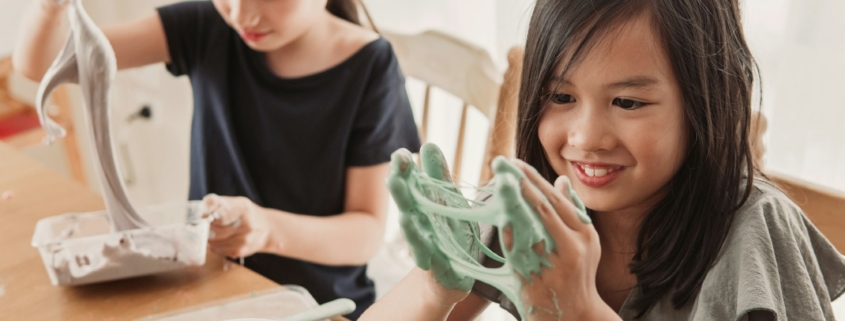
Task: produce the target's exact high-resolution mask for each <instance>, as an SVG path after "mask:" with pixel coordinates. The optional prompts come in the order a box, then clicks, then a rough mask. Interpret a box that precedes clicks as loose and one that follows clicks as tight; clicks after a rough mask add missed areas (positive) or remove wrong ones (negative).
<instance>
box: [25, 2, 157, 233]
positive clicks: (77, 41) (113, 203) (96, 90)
mask: <svg viewBox="0 0 845 321" xmlns="http://www.w3.org/2000/svg"><path fill="white" fill-rule="evenodd" d="M68 18H69V20H70V26H71V32H70V37H69V38H68V40H67V42H65V46H64V48H62V51H61V52H60V53H59V55H58V57H56V59H55V60H54V61H53V64H52V65H51V66H50V68H49V69H48V70H47V73H46V74H45V75H44V79H43V80H42V81H41V85H40V86H39V88H38V96H37V98H36V105H37V106H36V109H37V111H38V116H39V120H40V121H41V126H42V127H43V128H44V130H45V131H46V132H47V137H46V138H45V142H46V143H52V142H53V141H55V139H56V138H58V137H64V136H65V134H66V131H65V129H64V128H62V127H61V126H59V124H57V123H56V122H55V121H53V120H52V119H50V117H49V115H47V111H46V108H47V98H48V97H49V96H50V94H51V93H52V92H53V90H55V89H56V88H57V87H58V86H59V85H61V84H64V83H78V84H79V86H80V88H81V89H82V96H83V98H84V100H85V107H86V108H85V118H86V122H87V125H88V128H90V134H91V137H93V139H94V142H93V144H92V145H93V146H94V151H95V156H96V157H94V160H95V162H96V165H97V166H96V168H97V169H98V170H99V172H98V174H99V176H100V180H101V181H102V184H103V198H104V200H105V203H106V209H107V210H108V212H109V214H110V215H111V225H112V231H123V230H131V229H137V228H141V227H147V226H150V224H149V223H147V221H146V220H144V219H143V218H142V217H141V216H140V215H139V214H138V212H137V210H136V209H135V207H134V206H132V203H131V202H130V200H129V197H128V195H127V193H126V187H125V186H124V185H123V181H122V180H121V178H120V172H119V170H118V167H117V161H116V157H115V154H114V149H113V146H112V141H111V126H110V125H109V88H110V87H111V83H112V81H113V80H114V76H115V73H117V63H116V58H115V56H114V50H113V49H112V47H111V44H109V41H108V39H107V38H106V36H105V35H104V34H103V32H102V31H100V29H99V28H97V26H96V25H95V24H94V22H93V21H92V20H91V18H90V17H88V15H87V14H86V13H85V9H83V8H82V4H81V0H71V3H70V5H69V6H68Z"/></svg>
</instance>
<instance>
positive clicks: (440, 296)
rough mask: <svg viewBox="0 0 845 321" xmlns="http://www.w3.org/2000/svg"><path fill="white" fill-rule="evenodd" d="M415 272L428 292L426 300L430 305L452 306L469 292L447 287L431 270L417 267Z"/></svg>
mask: <svg viewBox="0 0 845 321" xmlns="http://www.w3.org/2000/svg"><path fill="white" fill-rule="evenodd" d="M417 270H418V271H417V273H418V275H419V278H421V279H422V280H421V281H422V282H423V283H424V286H425V288H426V289H427V290H426V292H427V293H428V295H427V296H428V298H429V299H428V300H427V301H428V302H429V303H431V304H432V305H436V306H449V307H451V306H453V305H455V304H457V303H458V302H461V301H462V300H463V299H465V298H466V296H467V295H468V294H469V292H466V291H462V290H459V289H449V288H447V287H445V286H443V284H440V282H438V281H437V279H435V278H434V274H433V273H432V272H431V271H424V270H422V269H417Z"/></svg>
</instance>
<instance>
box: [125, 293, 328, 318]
mask: <svg viewBox="0 0 845 321" xmlns="http://www.w3.org/2000/svg"><path fill="white" fill-rule="evenodd" d="M315 307H317V301H315V300H314V298H313V297H312V296H311V294H310V293H308V291H307V290H305V289H304V288H302V287H299V286H296V285H284V286H282V287H278V288H273V289H270V290H264V291H260V292H253V293H250V294H245V295H240V296H236V297H232V298H229V299H224V300H220V301H215V302H211V303H206V304H203V305H199V306H194V307H189V308H185V309H182V310H177V311H173V312H165V313H161V314H156V315H151V316H148V317H145V318H141V319H138V320H139V321H140V320H144V321H151V320H157V321H213V320H233V319H246V318H255V319H269V320H278V319H281V318H285V317H289V316H292V315H294V314H297V313H300V312H303V311H306V310H310V309H313V308H315Z"/></svg>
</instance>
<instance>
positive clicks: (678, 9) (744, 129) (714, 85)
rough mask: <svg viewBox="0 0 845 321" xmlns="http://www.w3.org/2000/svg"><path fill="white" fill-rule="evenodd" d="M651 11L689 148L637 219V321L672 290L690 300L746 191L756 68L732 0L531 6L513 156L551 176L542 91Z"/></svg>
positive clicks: (677, 303)
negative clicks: (661, 193)
mask: <svg viewBox="0 0 845 321" xmlns="http://www.w3.org/2000/svg"><path fill="white" fill-rule="evenodd" d="M639 13H649V14H650V15H651V21H652V23H653V28H654V30H655V32H656V34H657V35H658V37H659V38H661V40H662V46H663V49H664V51H665V52H666V55H667V57H669V60H670V63H671V65H672V68H673V71H674V74H675V76H676V78H677V81H678V84H679V86H680V90H681V94H682V97H683V108H684V113H685V117H686V120H687V122H688V123H689V126H688V128H689V134H688V137H690V140H689V147H688V151H687V155H686V157H685V160H684V163H683V165H682V166H681V167H680V169H679V170H678V172H677V173H676V174H675V176H674V177H673V178H672V179H671V180H670V181H669V183H668V184H669V187H670V190H671V191H672V192H671V193H669V194H668V195H667V196H666V197H665V198H664V199H663V200H661V201H660V202H659V203H658V204H657V205H656V206H655V207H654V208H653V209H651V211H650V212H649V213H648V214H647V215H646V217H645V218H644V220H643V222H642V225H641V226H640V231H639V234H638V238H637V252H636V254H635V256H634V259H633V262H632V263H631V265H630V269H631V272H632V273H634V274H636V276H637V282H638V287H639V288H640V290H641V291H642V296H641V297H640V298H639V299H638V300H636V301H635V302H632V304H633V305H632V306H633V307H634V308H635V309H636V310H637V311H638V312H639V316H640V317H641V316H643V315H644V314H645V313H646V312H648V310H649V309H650V308H651V307H652V306H654V304H655V303H657V302H658V301H659V300H660V299H661V298H663V297H664V296H666V295H669V294H670V293H671V294H672V298H671V299H672V303H673V305H674V307H675V308H681V307H683V306H684V305H686V304H687V303H688V302H689V301H690V300H691V299H692V298H694V297H695V296H696V295H697V294H698V291H699V289H700V288H701V284H702V282H703V281H704V277H705V275H706V273H707V271H708V270H709V269H710V267H711V266H712V265H713V264H714V262H715V261H716V258H717V256H718V254H719V251H720V249H721V247H722V244H723V243H724V240H725V237H726V236H727V233H728V231H729V229H730V226H731V222H732V221H733V218H734V216H735V213H736V211H737V209H738V208H739V207H740V206H741V205H742V204H743V203H745V201H746V200H747V199H748V196H749V195H750V193H751V188H752V183H753V177H754V174H755V168H754V164H753V162H752V161H751V148H750V146H749V140H748V131H749V125H750V113H751V96H752V84H753V82H754V75H755V70H756V68H757V67H756V63H755V62H754V59H753V57H752V55H751V53H750V50H749V49H748V46H747V44H746V42H745V38H744V35H743V32H742V30H743V29H742V25H741V23H740V6H739V3H738V0H538V1H537V3H536V6H535V8H534V13H533V15H532V17H531V22H530V26H529V30H528V41H527V44H526V50H525V63H524V69H523V74H522V84H521V88H520V93H519V123H518V128H517V156H518V157H519V158H521V159H523V160H525V161H526V162H528V163H529V164H531V165H532V166H534V167H535V168H537V169H538V170H539V171H540V172H541V173H542V174H543V175H544V176H545V177H546V179H548V180H549V181H553V180H554V179H555V178H556V176H557V174H556V173H555V172H554V169H553V168H552V167H551V165H550V164H549V161H548V159H547V158H546V155H545V152H544V150H543V147H542V146H541V144H540V140H539V137H538V136H537V135H538V134H537V133H538V126H539V121H540V116H541V115H542V113H543V108H544V106H545V104H546V99H545V98H544V92H545V90H544V88H546V87H547V85H549V81H551V79H552V76H554V75H553V73H554V70H555V67H556V66H557V65H558V64H559V63H560V61H562V58H564V54H566V55H567V56H568V58H569V59H568V60H567V65H566V66H564V67H565V68H564V74H566V73H567V72H568V71H569V70H571V69H572V68H573V66H574V65H576V64H577V63H578V62H579V61H580V60H581V59H583V57H584V56H585V55H586V54H587V53H588V52H589V50H590V48H591V47H592V46H593V45H594V44H595V43H596V42H597V41H598V39H600V38H601V37H602V36H603V35H605V34H607V33H608V32H609V31H611V30H612V28H619V27H620V26H621V24H622V23H623V22H625V21H626V20H628V19H631V18H633V17H635V16H636V15H637V14H639Z"/></svg>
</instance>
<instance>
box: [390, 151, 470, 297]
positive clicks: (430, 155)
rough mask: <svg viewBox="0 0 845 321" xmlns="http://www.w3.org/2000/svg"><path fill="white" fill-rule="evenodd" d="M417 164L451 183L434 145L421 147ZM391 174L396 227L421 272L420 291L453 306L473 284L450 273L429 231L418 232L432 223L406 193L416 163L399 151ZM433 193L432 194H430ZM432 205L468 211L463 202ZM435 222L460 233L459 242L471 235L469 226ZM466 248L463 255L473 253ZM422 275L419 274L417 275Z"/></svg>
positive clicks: (408, 190)
mask: <svg viewBox="0 0 845 321" xmlns="http://www.w3.org/2000/svg"><path fill="white" fill-rule="evenodd" d="M420 162H421V163H422V170H423V171H424V172H425V173H426V174H427V175H428V176H429V177H431V178H434V179H438V180H441V181H444V182H446V183H452V178H451V175H450V173H449V168H448V165H447V163H446V158H444V157H443V153H442V152H441V151H440V149H439V148H438V147H437V146H436V145H434V144H425V145H423V146H422V148H421V149H420ZM390 166H391V172H390V175H389V176H388V178H387V186H388V189H389V190H390V193H391V195H393V199H394V201H395V202H396V205H397V206H398V207H399V210H400V211H401V212H402V216H401V217H400V225H401V226H402V230H403V232H404V235H405V238H406V239H407V240H408V243H409V244H410V245H411V252H412V254H413V256H414V260H415V262H416V264H417V266H418V267H420V269H422V270H425V271H424V273H420V274H424V277H420V279H424V280H426V281H425V282H424V285H423V286H424V287H425V288H424V289H420V290H423V291H427V292H428V293H433V294H434V298H440V299H441V301H440V303H442V304H444V305H452V304H455V303H457V302H459V301H461V300H463V299H464V298H466V296H467V295H468V294H469V291H470V289H472V285H473V284H474V283H475V280H474V279H471V278H469V277H462V276H460V275H457V274H456V273H455V272H454V271H452V269H451V263H450V261H449V260H448V259H447V258H446V256H445V255H444V254H443V253H441V252H439V251H438V250H437V247H436V246H434V244H432V240H431V235H428V234H427V233H429V232H430V231H426V229H418V228H419V227H420V226H432V225H433V223H434V222H430V221H429V218H428V217H427V216H425V215H422V214H421V213H418V212H417V209H416V208H415V200H414V197H413V196H412V195H411V192H410V189H409V181H408V180H409V179H410V175H411V173H412V171H414V170H418V169H417V168H416V166H417V165H416V163H414V159H413V156H412V155H411V153H410V152H409V151H408V150H405V149H401V150H398V151H396V152H394V153H393V155H391V164H390ZM453 192H454V193H457V194H458V195H460V193H461V192H460V190H457V189H455V190H453ZM432 193H434V192H432ZM431 197H432V199H434V200H435V201H439V202H442V203H443V204H446V205H449V206H460V207H469V205H468V204H466V203H465V202H464V203H463V204H449V202H448V201H446V199H448V198H443V197H441V195H436V193H435V195H431ZM438 219H441V220H444V221H445V222H448V225H449V226H451V227H452V228H453V229H456V230H455V233H456V234H458V235H460V234H461V233H463V234H464V235H465V237H458V238H457V239H459V240H471V236H472V234H471V232H472V230H473V228H474V227H473V226H471V225H470V224H469V223H466V222H459V221H456V220H452V219H449V218H446V217H440V218H438ZM463 245H464V246H465V247H466V250H467V253H475V251H477V247H476V246H473V244H472V243H467V244H463ZM420 272H423V271H420Z"/></svg>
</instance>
